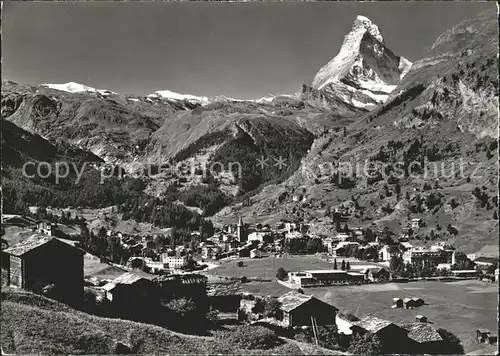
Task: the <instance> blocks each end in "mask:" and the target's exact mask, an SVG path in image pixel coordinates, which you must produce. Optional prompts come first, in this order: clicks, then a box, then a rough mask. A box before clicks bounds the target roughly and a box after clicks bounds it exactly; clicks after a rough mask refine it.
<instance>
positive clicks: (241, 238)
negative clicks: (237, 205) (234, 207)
mask: <svg viewBox="0 0 500 356" xmlns="http://www.w3.org/2000/svg"><path fill="white" fill-rule="evenodd" d="M236 231H237V233H238V241H240V242H243V241H244V240H245V226H244V225H243V219H242V218H241V215H240V218H239V219H238V226H237V228H236Z"/></svg>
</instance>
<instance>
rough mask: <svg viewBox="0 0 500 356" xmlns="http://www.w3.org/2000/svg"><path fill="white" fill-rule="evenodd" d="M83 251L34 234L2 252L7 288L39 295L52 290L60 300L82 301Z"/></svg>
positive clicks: (51, 238) (54, 239)
mask: <svg viewBox="0 0 500 356" xmlns="http://www.w3.org/2000/svg"><path fill="white" fill-rule="evenodd" d="M84 254H85V252H84V251H82V250H80V249H79V248H76V247H74V246H72V245H70V244H69V243H66V242H63V241H61V240H59V239H57V238H55V237H52V236H46V235H39V234H35V235H33V236H31V237H30V238H28V239H26V240H24V241H22V242H20V243H18V244H15V245H13V246H11V247H9V248H7V249H6V250H4V251H2V269H4V270H6V271H7V273H6V275H7V276H8V277H7V278H8V281H7V284H9V285H10V286H13V287H19V288H23V289H26V290H30V291H33V292H36V293H40V292H41V291H42V290H43V289H44V288H47V287H51V288H52V289H53V293H55V294H56V295H57V296H58V298H57V299H59V300H61V299H63V300H62V301H64V302H67V303H70V304H72V303H78V302H81V301H82V300H83V286H84V280H83V255H84Z"/></svg>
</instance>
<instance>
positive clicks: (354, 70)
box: [312, 16, 411, 110]
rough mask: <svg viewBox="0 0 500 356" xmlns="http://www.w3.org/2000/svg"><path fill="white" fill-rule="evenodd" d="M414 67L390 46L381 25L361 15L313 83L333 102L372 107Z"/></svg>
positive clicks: (315, 87)
mask: <svg viewBox="0 0 500 356" xmlns="http://www.w3.org/2000/svg"><path fill="white" fill-rule="evenodd" d="M410 67H411V62H410V61H408V60H407V59H406V58H404V57H400V56H397V55H395V54H394V53H393V52H392V51H391V50H390V49H389V48H387V46H386V44H385V42H384V38H383V37H382V34H381V32H380V30H379V28H378V27H377V25H375V24H374V23H373V22H372V21H370V19H368V18H367V17H364V16H358V17H356V19H355V20H354V23H353V24H352V29H351V31H350V32H349V33H348V34H347V35H346V36H345V37H344V42H343V43H342V47H341V48H340V52H339V53H338V54H337V56H336V57H335V58H333V59H332V60H331V61H330V62H328V63H327V64H326V65H325V66H324V67H322V68H321V69H320V70H319V71H318V73H317V74H316V76H315V77H314V80H313V83H312V86H313V88H314V89H316V90H320V91H321V92H322V93H323V94H324V95H325V96H326V97H328V98H329V101H332V100H333V101H339V102H340V103H342V104H344V105H345V104H347V105H349V106H353V107H355V108H362V109H368V110H370V109H372V108H374V107H375V106H376V105H377V104H380V103H383V102H384V101H385V100H386V99H387V97H388V96H389V94H390V93H391V92H392V91H393V90H394V89H395V88H396V86H397V85H398V83H399V82H400V80H401V79H402V78H403V76H404V75H405V74H406V73H407V72H408V71H409V70H410Z"/></svg>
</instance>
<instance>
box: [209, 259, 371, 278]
mask: <svg viewBox="0 0 500 356" xmlns="http://www.w3.org/2000/svg"><path fill="white" fill-rule="evenodd" d="M343 259H345V260H346V262H347V261H350V262H349V263H350V264H351V267H354V266H356V265H357V264H358V265H359V264H362V265H374V264H375V263H372V262H362V261H357V260H355V259H349V258H342V257H339V258H337V263H338V267H339V268H340V263H341V262H342V260H343ZM239 261H242V262H243V265H244V266H243V267H238V265H237V263H238V262H239ZM330 261H331V262H328V261H326V260H323V259H321V258H320V257H319V256H316V255H301V256H299V255H289V256H286V257H281V258H276V257H273V256H271V257H265V258H256V259H251V258H238V259H234V260H232V259H228V260H224V261H222V262H221V264H220V265H219V267H217V268H214V269H212V270H211V271H210V272H209V273H211V274H216V275H219V276H224V277H242V276H245V277H247V278H252V277H260V278H263V279H274V278H275V276H276V270H277V269H278V268H280V267H283V268H284V269H285V270H286V271H301V270H315V269H333V258H331V260H330Z"/></svg>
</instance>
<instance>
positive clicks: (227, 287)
mask: <svg viewBox="0 0 500 356" xmlns="http://www.w3.org/2000/svg"><path fill="white" fill-rule="evenodd" d="M240 285H241V283H240V282H239V281H227V282H210V281H209V282H208V283H207V296H209V297H221V296H232V295H236V294H238V292H239V291H240Z"/></svg>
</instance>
